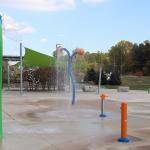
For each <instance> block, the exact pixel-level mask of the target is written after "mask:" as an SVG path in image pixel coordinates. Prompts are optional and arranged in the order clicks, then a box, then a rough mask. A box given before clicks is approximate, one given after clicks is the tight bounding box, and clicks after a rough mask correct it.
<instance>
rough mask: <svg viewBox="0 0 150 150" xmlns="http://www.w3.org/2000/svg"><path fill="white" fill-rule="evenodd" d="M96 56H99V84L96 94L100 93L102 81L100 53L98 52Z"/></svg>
mask: <svg viewBox="0 0 150 150" xmlns="http://www.w3.org/2000/svg"><path fill="white" fill-rule="evenodd" d="M98 54H99V55H100V57H99V83H98V94H99V93H100V88H101V80H102V56H101V54H102V52H100V53H99V51H98Z"/></svg>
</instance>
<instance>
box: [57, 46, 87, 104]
mask: <svg viewBox="0 0 150 150" xmlns="http://www.w3.org/2000/svg"><path fill="white" fill-rule="evenodd" d="M57 50H59V51H65V52H66V53H67V56H68V75H69V77H70V79H71V85H72V105H74V104H75V99H76V82H75V77H74V73H73V68H72V62H73V58H74V57H75V56H76V55H77V54H79V55H83V53H84V51H83V49H76V51H75V52H74V53H73V54H72V55H71V54H70V52H69V51H68V50H67V49H66V48H61V47H59V48H58V49H57Z"/></svg>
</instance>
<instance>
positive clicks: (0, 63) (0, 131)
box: [0, 15, 3, 139]
mask: <svg viewBox="0 0 150 150" xmlns="http://www.w3.org/2000/svg"><path fill="white" fill-rule="evenodd" d="M2 68H3V31H2V16H1V15H0V139H2V138H3V124H2V122H3V121H2Z"/></svg>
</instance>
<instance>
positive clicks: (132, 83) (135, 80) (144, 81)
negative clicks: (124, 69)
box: [105, 75, 150, 91]
mask: <svg viewBox="0 0 150 150" xmlns="http://www.w3.org/2000/svg"><path fill="white" fill-rule="evenodd" d="M121 86H129V87H130V89H131V90H147V91H148V88H150V76H148V77H145V76H144V77H137V76H131V75H130V76H129V75H128V76H122V85H121ZM105 87H106V88H108V89H117V88H118V86H113V85H107V86H105Z"/></svg>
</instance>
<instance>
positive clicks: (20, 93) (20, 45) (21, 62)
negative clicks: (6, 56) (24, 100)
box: [20, 43, 23, 94]
mask: <svg viewBox="0 0 150 150" xmlns="http://www.w3.org/2000/svg"><path fill="white" fill-rule="evenodd" d="M22 69H23V68H22V43H20V94H22Z"/></svg>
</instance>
